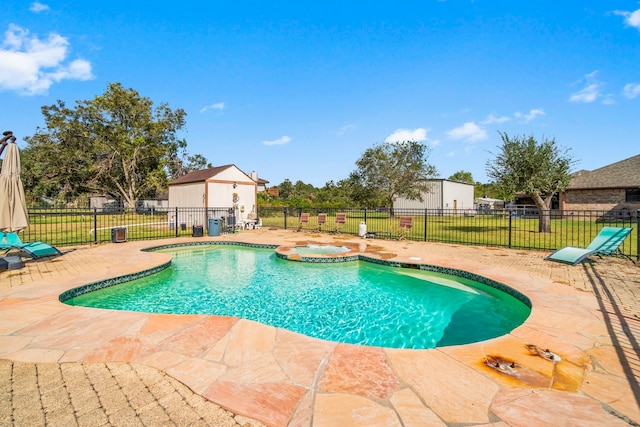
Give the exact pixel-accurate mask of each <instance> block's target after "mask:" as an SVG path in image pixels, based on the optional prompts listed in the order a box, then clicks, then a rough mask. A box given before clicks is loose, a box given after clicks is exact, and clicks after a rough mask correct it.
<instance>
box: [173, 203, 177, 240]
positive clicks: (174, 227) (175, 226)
mask: <svg viewBox="0 0 640 427" xmlns="http://www.w3.org/2000/svg"><path fill="white" fill-rule="evenodd" d="M173 229H174V230H176V237H178V207H177V206H176V215H175V224H173Z"/></svg>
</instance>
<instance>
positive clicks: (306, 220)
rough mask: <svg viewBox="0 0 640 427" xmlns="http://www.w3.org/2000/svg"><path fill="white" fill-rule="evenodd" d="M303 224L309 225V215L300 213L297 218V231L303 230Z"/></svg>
mask: <svg viewBox="0 0 640 427" xmlns="http://www.w3.org/2000/svg"><path fill="white" fill-rule="evenodd" d="M304 224H309V214H308V213H301V214H300V218H298V231H300V230H302V229H303V228H304Z"/></svg>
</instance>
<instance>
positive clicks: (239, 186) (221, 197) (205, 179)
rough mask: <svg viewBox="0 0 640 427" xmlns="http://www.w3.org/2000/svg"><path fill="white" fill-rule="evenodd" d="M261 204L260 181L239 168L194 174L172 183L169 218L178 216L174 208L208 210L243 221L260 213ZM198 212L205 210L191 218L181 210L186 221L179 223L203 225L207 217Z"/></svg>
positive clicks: (216, 168)
mask: <svg viewBox="0 0 640 427" xmlns="http://www.w3.org/2000/svg"><path fill="white" fill-rule="evenodd" d="M257 201H258V200H257V183H256V181H254V180H253V179H251V177H250V176H249V175H247V174H245V173H244V172H242V171H241V170H240V169H238V167H237V166H235V165H224V166H217V167H214V168H208V169H202V170H198V171H194V172H191V173H188V174H186V175H184V176H181V177H180V178H178V179H176V180H174V181H172V182H170V183H169V215H172V214H173V215H174V216H175V212H172V208H206V211H208V212H209V213H210V214H211V212H214V214H213V216H226V214H229V215H234V216H235V217H236V218H238V220H240V221H242V220H245V219H246V218H247V214H248V213H250V212H253V213H255V212H256V206H257ZM196 211H197V212H200V211H201V210H200V209H194V212H193V213H191V214H190V213H188V212H186V211H185V209H181V212H184V215H186V217H185V218H179V222H180V223H186V224H187V225H192V224H194V225H201V224H203V223H204V221H205V219H206V216H205V217H203V218H200V217H199V215H198V214H197V213H196ZM204 211H205V209H202V212H204ZM223 212H224V214H223ZM181 215H183V214H181ZM209 216H211V215H209ZM169 221H170V222H171V221H172V219H171V218H169Z"/></svg>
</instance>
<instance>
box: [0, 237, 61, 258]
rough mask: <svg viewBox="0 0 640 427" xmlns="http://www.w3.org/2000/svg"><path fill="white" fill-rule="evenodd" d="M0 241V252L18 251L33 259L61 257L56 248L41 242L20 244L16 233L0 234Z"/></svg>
mask: <svg viewBox="0 0 640 427" xmlns="http://www.w3.org/2000/svg"><path fill="white" fill-rule="evenodd" d="M2 234H3V236H2V241H1V242H0V250H4V251H5V252H9V251H11V250H19V251H21V252H23V253H25V254H27V255H29V256H30V257H31V258H33V259H37V258H43V257H48V256H54V255H62V252H60V251H59V250H58V249H57V248H55V247H53V246H51V245H49V244H47V243H43V242H29V243H22V241H21V240H20V237H18V233H2Z"/></svg>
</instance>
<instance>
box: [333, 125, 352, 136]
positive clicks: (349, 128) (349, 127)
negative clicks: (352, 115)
mask: <svg viewBox="0 0 640 427" xmlns="http://www.w3.org/2000/svg"><path fill="white" fill-rule="evenodd" d="M355 129H357V126H356V125H353V124H348V125H344V126H342V127H341V128H340V130H338V132H337V133H336V135H338V136H342V135H344V134H345V133H348V132H351V131H353V130H355Z"/></svg>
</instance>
